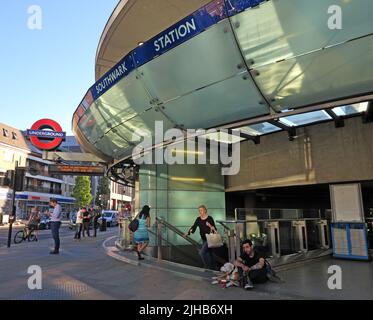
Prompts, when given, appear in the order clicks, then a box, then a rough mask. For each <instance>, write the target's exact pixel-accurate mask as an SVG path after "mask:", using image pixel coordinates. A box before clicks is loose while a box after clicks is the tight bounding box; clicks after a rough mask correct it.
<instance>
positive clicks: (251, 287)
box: [244, 279, 254, 290]
mask: <svg viewBox="0 0 373 320" xmlns="http://www.w3.org/2000/svg"><path fill="white" fill-rule="evenodd" d="M244 289H245V290H251V289H254V285H253V283H252V282H251V281H250V280H249V279H247V283H246V284H245V287H244Z"/></svg>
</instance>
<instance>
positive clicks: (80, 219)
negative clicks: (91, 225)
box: [75, 210, 83, 223]
mask: <svg viewBox="0 0 373 320" xmlns="http://www.w3.org/2000/svg"><path fill="white" fill-rule="evenodd" d="M75 223H83V213H82V211H81V210H79V211H78V213H77V214H76V222H75Z"/></svg>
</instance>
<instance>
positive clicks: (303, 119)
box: [280, 110, 332, 127]
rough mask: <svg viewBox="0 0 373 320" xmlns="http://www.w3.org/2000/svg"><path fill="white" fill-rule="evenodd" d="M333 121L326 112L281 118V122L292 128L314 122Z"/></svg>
mask: <svg viewBox="0 0 373 320" xmlns="http://www.w3.org/2000/svg"><path fill="white" fill-rule="evenodd" d="M331 119H332V117H331V116H329V115H328V114H327V113H326V112H325V111H323V110H320V111H314V112H308V113H302V114H297V115H294V116H289V117H284V118H280V122H282V123H284V124H286V125H288V126H290V127H295V126H301V125H305V124H309V123H312V122H318V121H325V120H331Z"/></svg>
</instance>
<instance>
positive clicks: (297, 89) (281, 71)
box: [256, 36, 373, 109]
mask: <svg viewBox="0 0 373 320" xmlns="http://www.w3.org/2000/svg"><path fill="white" fill-rule="evenodd" d="M259 70H260V76H258V77H257V78H256V82H257V83H258V85H259V86H260V88H261V90H262V91H263V93H264V94H265V95H266V96H268V97H273V98H274V99H275V105H276V106H277V107H278V108H279V109H289V108H292V107H300V106H305V105H310V104H315V103H320V102H324V101H330V100H334V99H340V98H343V97H350V96H357V95H361V94H365V93H368V92H371V91H372V87H373V79H372V74H373V37H372V36H369V37H365V38H362V39H359V40H355V41H351V42H349V43H346V44H343V45H340V46H336V47H333V48H330V49H326V50H322V51H317V52H314V53H310V54H308V55H304V56H300V57H297V58H294V59H291V60H286V61H282V62H279V63H276V64H271V65H268V66H266V67H263V68H260V69H259Z"/></svg>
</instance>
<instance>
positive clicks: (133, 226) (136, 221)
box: [128, 214, 139, 232]
mask: <svg viewBox="0 0 373 320" xmlns="http://www.w3.org/2000/svg"><path fill="white" fill-rule="evenodd" d="M138 216H139V215H138V214H137V215H136V217H135V218H134V219H133V220H132V221H131V222H130V224H129V225H128V229H129V230H130V231H132V232H136V231H137V229H138V228H139V219H137V217H138Z"/></svg>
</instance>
